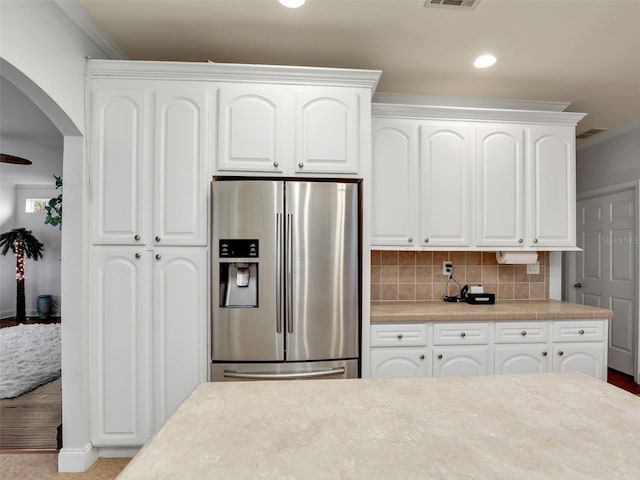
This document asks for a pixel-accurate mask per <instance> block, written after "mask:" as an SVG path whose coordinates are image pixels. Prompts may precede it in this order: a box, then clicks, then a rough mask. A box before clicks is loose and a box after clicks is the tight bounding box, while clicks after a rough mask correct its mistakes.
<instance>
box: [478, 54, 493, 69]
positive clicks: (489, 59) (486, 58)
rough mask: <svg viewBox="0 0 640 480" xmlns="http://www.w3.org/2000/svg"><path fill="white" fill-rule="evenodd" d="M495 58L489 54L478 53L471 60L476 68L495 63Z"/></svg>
mask: <svg viewBox="0 0 640 480" xmlns="http://www.w3.org/2000/svg"><path fill="white" fill-rule="evenodd" d="M496 61H497V58H496V57H494V56H493V55H491V54H486V55H480V56H479V57H478V58H476V59H475V60H474V61H473V66H474V67H476V68H487V67H490V66H491V65H493V64H494V63H496Z"/></svg>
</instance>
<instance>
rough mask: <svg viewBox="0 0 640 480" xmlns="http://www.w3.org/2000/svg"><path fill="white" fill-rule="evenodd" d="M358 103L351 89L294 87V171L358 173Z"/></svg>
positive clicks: (354, 92) (358, 96)
mask: <svg viewBox="0 0 640 480" xmlns="http://www.w3.org/2000/svg"><path fill="white" fill-rule="evenodd" d="M359 104H360V95H359V92H357V91H353V89H352V90H345V89H340V88H322V89H318V88H304V89H298V90H296V109H295V113H296V121H295V125H296V126H295V128H296V135H295V139H296V149H295V159H296V161H295V162H294V163H295V165H294V168H295V170H296V172H314V173H323V172H328V173H331V172H341V173H358V171H359V157H360V152H359V150H360V141H359V138H360V135H359V132H360V107H359Z"/></svg>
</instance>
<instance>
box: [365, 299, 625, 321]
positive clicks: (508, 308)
mask: <svg viewBox="0 0 640 480" xmlns="http://www.w3.org/2000/svg"><path fill="white" fill-rule="evenodd" d="M612 316H613V312H612V311H611V310H605V309H603V308H595V307H590V306H587V305H578V304H575V303H568V302H560V301H557V300H531V301H526V300H513V301H502V302H500V301H498V302H496V304H495V305H470V304H468V303H450V302H442V301H440V302H437V301H434V302H373V303H372V304H371V322H372V323H376V322H425V321H431V320H438V321H441V320H457V321H464V320H549V319H556V320H557V319H563V318H567V319H570V318H579V319H586V318H598V319H606V318H611V317H612Z"/></svg>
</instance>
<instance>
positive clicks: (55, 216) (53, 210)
mask: <svg viewBox="0 0 640 480" xmlns="http://www.w3.org/2000/svg"><path fill="white" fill-rule="evenodd" d="M53 178H55V179H56V190H57V189H58V188H62V177H58V176H56V175H54V176H53ZM44 209H45V210H46V212H47V216H46V217H45V219H44V223H45V224H49V225H53V226H54V227H56V226H57V227H58V228H59V229H62V192H60V195H58V196H57V197H53V198H52V199H51V200H49V203H47V205H45V207H44Z"/></svg>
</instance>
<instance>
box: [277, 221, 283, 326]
mask: <svg viewBox="0 0 640 480" xmlns="http://www.w3.org/2000/svg"><path fill="white" fill-rule="evenodd" d="M282 268H283V267H282V214H281V213H277V214H276V332H277V333H282V320H283V319H282Z"/></svg>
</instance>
